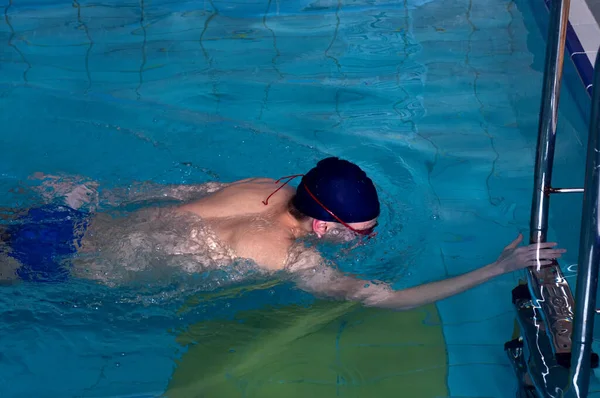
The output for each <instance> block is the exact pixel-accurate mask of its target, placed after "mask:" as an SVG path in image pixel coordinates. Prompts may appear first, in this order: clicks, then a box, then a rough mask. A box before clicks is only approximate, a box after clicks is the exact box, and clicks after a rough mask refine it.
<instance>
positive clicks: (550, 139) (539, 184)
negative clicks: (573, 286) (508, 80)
mask: <svg viewBox="0 0 600 398" xmlns="http://www.w3.org/2000/svg"><path fill="white" fill-rule="evenodd" d="M570 3H571V0H552V4H551V9H550V24H549V28H548V41H547V44H546V65H545V69H544V82H543V87H542V104H541V108H540V117H539V123H538V142H537V152H536V161H535V174H534V181H535V182H534V184H535V185H534V189H535V191H534V193H533V203H532V206H531V225H530V231H531V232H530V238H529V239H530V241H531V242H532V243H537V242H545V241H546V235H547V233H548V206H549V199H550V196H549V190H550V187H551V183H552V164H553V162H554V144H555V141H556V126H557V122H558V100H559V96H560V83H561V77H562V69H563V59H564V53H565V38H566V34H567V23H568V19H569V6H570Z"/></svg>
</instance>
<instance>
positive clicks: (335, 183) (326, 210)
mask: <svg viewBox="0 0 600 398" xmlns="http://www.w3.org/2000/svg"><path fill="white" fill-rule="evenodd" d="M290 205H291V206H290V207H291V209H292V211H291V212H292V215H295V216H297V215H305V216H307V217H310V218H312V219H313V221H312V229H313V231H314V232H315V233H316V234H317V235H318V236H319V237H324V236H325V237H328V236H330V235H334V236H337V237H340V236H341V237H342V240H348V239H349V236H350V234H349V232H351V233H352V234H351V235H352V236H356V235H359V236H361V235H362V236H369V235H371V234H372V232H373V229H374V228H375V226H376V225H377V217H379V213H380V206H379V198H378V196H377V190H376V189H375V185H373V182H372V181H371V179H370V178H369V177H367V175H366V174H365V172H364V171H363V170H361V168H360V167H358V166H357V165H355V164H353V163H350V162H348V161H346V160H341V159H338V158H334V157H331V158H327V159H323V160H321V161H320V162H319V163H318V164H317V166H316V167H314V168H313V169H311V170H310V171H309V172H308V173H306V175H304V177H303V178H302V181H301V182H300V185H299V186H298V189H297V190H296V195H295V196H294V198H293V199H292V201H291V203H290ZM294 211H297V212H298V213H299V214H294ZM297 218H298V217H297Z"/></svg>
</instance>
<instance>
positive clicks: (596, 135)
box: [568, 49, 600, 398]
mask: <svg viewBox="0 0 600 398" xmlns="http://www.w3.org/2000/svg"><path fill="white" fill-rule="evenodd" d="M592 90H593V91H592V111H591V120H590V132H589V136H588V147H587V160H586V171H585V185H584V194H583V211H582V216H581V234H580V241H579V242H580V243H579V261H578V264H579V265H578V267H577V290H576V295H577V300H576V303H577V306H576V307H575V328H574V332H573V351H572V358H571V361H572V362H571V374H572V379H571V388H570V389H569V394H568V395H569V396H571V397H577V398H585V397H587V395H588V389H589V384H590V372H591V370H590V357H591V350H592V340H593V334H594V315H595V312H596V292H597V289H598V267H599V266H600V49H599V51H598V55H596V63H595V66H594V82H593V89H592Z"/></svg>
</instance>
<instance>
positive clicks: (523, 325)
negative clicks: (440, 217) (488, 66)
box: [505, 0, 600, 398]
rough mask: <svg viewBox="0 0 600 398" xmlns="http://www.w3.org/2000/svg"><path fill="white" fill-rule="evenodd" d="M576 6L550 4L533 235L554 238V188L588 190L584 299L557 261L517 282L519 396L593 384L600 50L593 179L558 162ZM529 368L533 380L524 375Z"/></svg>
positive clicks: (511, 346) (599, 241)
mask: <svg viewBox="0 0 600 398" xmlns="http://www.w3.org/2000/svg"><path fill="white" fill-rule="evenodd" d="M569 6H570V0H552V2H551V7H550V24H549V28H548V40H547V43H546V60H545V61H546V63H545V67H544V80H543V90H542V100H541V107H540V116H539V124H538V142H537V152H536V164H535V176H534V184H535V185H534V194H533V200H532V206H531V224H530V231H531V232H530V242H531V243H538V242H545V241H546V239H547V233H548V213H549V201H550V195H552V194H557V193H581V192H583V193H584V206H583V212H582V225H581V237H580V248H579V265H580V266H579V269H578V273H577V306H575V304H574V303H575V301H574V300H573V295H572V294H571V289H570V287H569V284H568V283H567V281H566V279H565V277H564V276H563V274H562V271H561V269H560V266H559V264H558V263H557V262H556V261H554V262H553V263H552V264H551V265H550V266H548V267H543V268H540V267H538V268H529V269H528V270H527V282H528V283H527V286H518V287H517V288H515V289H514V290H513V304H514V305H515V308H516V311H517V321H518V323H519V327H520V330H521V338H519V339H515V340H513V341H510V342H508V343H507V344H505V349H506V351H507V353H508V354H509V358H510V360H511V362H512V364H513V366H514V368H515V372H516V375H517V377H519V396H538V397H543V398H546V397H548V398H554V397H556V398H561V397H563V396H565V395H566V396H567V397H573V398H585V397H587V393H588V389H589V378H590V369H591V361H592V352H591V343H592V338H593V323H594V322H593V317H594V315H595V312H596V309H595V302H596V290H597V286H598V272H599V271H598V265H599V264H600V224H599V221H600V61H599V60H600V55H599V56H598V57H597V59H596V66H595V77H594V93H593V96H592V112H591V114H592V116H591V117H592V121H591V123H590V132H589V138H588V154H587V164H586V167H587V168H586V179H585V186H584V188H553V187H552V186H551V181H552V167H553V161H554V149H555V142H556V130H557V125H558V104H559V96H560V86H561V77H562V69H563V61H564V54H565V41H566V33H567V26H568V22H569V21H568V19H569ZM599 54H600V53H599ZM524 289H525V290H524ZM525 353H529V355H525ZM596 359H597V356H596ZM525 374H528V375H529V379H530V380H531V382H532V383H533V386H531V387H530V386H528V385H527V384H526V383H525V382H524V381H523V380H524V376H525ZM534 391H535V393H534Z"/></svg>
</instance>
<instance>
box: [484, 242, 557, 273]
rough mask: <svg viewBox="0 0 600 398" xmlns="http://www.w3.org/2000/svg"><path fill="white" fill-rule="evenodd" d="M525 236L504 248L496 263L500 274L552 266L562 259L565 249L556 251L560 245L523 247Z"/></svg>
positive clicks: (538, 244)
mask: <svg viewBox="0 0 600 398" xmlns="http://www.w3.org/2000/svg"><path fill="white" fill-rule="evenodd" d="M522 241H523V235H522V234H519V236H518V237H517V239H515V240H514V241H512V243H510V244H509V245H508V246H506V247H505V248H504V250H503V251H502V254H500V257H498V259H497V260H496V262H495V263H494V266H495V268H497V270H498V272H499V274H505V273H507V272H512V271H516V270H519V269H522V268H527V267H540V266H544V265H550V264H552V260H553V259H557V258H560V257H561V256H562V254H563V253H565V252H566V250H565V249H556V248H555V247H556V246H557V245H558V243H554V242H548V243H533V244H531V245H529V246H521V247H519V244H520V243H521V242H522Z"/></svg>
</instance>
